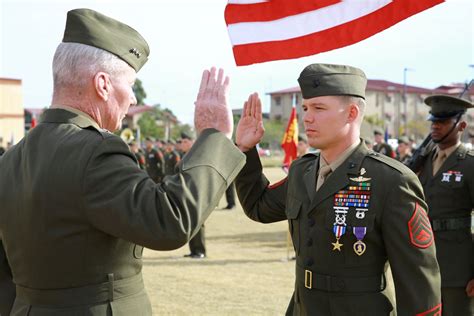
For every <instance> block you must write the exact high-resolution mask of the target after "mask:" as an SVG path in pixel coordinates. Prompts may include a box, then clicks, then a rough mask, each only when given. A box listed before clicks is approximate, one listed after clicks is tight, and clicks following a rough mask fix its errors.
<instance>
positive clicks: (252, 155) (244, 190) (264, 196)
mask: <svg viewBox="0 0 474 316" xmlns="http://www.w3.org/2000/svg"><path fill="white" fill-rule="evenodd" d="M245 154H246V156H247V163H246V164H245V167H244V168H243V169H242V171H241V172H240V173H239V175H238V177H237V179H236V181H235V187H236V189H237V195H238V196H239V200H240V203H241V204H242V207H243V209H244V212H245V214H246V215H247V216H248V217H249V218H251V219H252V220H254V221H257V222H262V223H272V222H277V221H281V220H285V219H286V215H285V199H286V188H287V181H286V180H284V181H282V182H281V183H280V184H278V185H275V186H269V181H268V179H267V178H266V177H265V176H264V175H263V173H262V164H261V163H260V158H259V157H258V152H257V150H256V149H255V148H253V149H251V150H249V151H248V152H247V153H245Z"/></svg>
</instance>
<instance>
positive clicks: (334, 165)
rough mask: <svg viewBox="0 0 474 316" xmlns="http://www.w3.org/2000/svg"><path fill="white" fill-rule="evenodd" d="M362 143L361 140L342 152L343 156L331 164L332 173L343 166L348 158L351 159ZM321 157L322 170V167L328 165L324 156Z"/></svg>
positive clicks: (320, 165)
mask: <svg viewBox="0 0 474 316" xmlns="http://www.w3.org/2000/svg"><path fill="white" fill-rule="evenodd" d="M360 143H361V140H360V139H359V141H357V142H355V143H353V144H352V145H350V146H349V147H348V148H347V149H346V150H344V151H343V152H342V154H340V155H339V157H338V158H337V159H336V160H334V161H333V162H332V163H330V164H329V167H330V168H331V172H334V170H336V169H337V168H338V167H339V166H340V165H342V163H343V162H344V161H345V160H346V159H347V158H349V156H350V155H351V154H352V153H353V152H354V151H355V150H356V149H357V147H359V145H360ZM319 157H320V158H319V168H320V169H321V167H323V166H325V165H327V164H328V163H327V162H326V160H325V159H324V157H323V156H322V155H320V156H319Z"/></svg>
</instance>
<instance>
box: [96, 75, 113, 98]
mask: <svg viewBox="0 0 474 316" xmlns="http://www.w3.org/2000/svg"><path fill="white" fill-rule="evenodd" d="M111 87H112V84H111V82H110V75H109V74H108V73H105V72H102V71H100V72H98V73H96V74H95V76H94V89H95V91H96V93H97V96H98V97H99V98H100V99H102V100H103V101H104V102H107V101H108V100H109V93H110V89H111Z"/></svg>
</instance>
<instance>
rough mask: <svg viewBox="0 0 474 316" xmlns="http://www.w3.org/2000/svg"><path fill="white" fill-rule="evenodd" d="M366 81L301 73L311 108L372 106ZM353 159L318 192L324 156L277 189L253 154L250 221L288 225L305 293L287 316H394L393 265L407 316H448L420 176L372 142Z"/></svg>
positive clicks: (298, 288) (341, 69) (353, 73)
mask: <svg viewBox="0 0 474 316" xmlns="http://www.w3.org/2000/svg"><path fill="white" fill-rule="evenodd" d="M362 75H363V73H362V71H360V70H358V69H355V68H352V67H346V66H337V65H320V64H316V65H311V66H309V67H307V68H306V69H305V70H304V71H303V72H302V75H301V76H300V79H299V82H300V86H301V90H302V92H303V97H304V98H305V99H310V98H312V97H315V96H323V95H355V96H361V97H364V94H363V93H364V89H365V81H363V80H362V82H360V81H361V77H362ZM358 82H359V83H358ZM351 150H352V151H351ZM344 154H345V155H346V156H347V158H345V159H344V157H342V158H341V159H343V160H342V161H339V162H338V164H340V165H339V166H338V167H337V166H335V167H337V168H335V169H334V170H332V173H331V174H330V175H329V176H328V177H327V179H326V180H325V181H324V182H323V184H322V186H321V187H320V188H319V190H318V191H316V179H317V177H318V172H319V169H321V168H322V167H321V168H320V164H321V163H322V162H320V160H321V156H320V155H319V154H315V153H309V154H306V155H304V156H303V157H301V158H300V159H297V160H295V161H294V162H293V163H292V165H291V167H290V170H289V173H288V177H287V178H285V179H284V180H283V181H281V182H280V183H278V184H276V185H269V182H268V180H267V179H266V177H265V176H264V175H263V174H262V165H261V163H260V160H259V156H258V153H257V151H256V149H255V148H253V149H252V150H250V151H249V152H247V153H246V155H247V162H246V165H245V167H244V169H242V171H241V172H240V174H239V176H238V177H237V179H236V187H237V192H238V196H239V199H240V201H241V203H242V206H243V209H244V211H245V213H246V214H247V216H248V217H250V218H251V219H253V220H255V221H258V222H262V223H271V222H276V221H282V220H288V221H289V224H290V232H291V235H292V240H293V245H294V248H295V252H296V284H295V290H294V293H293V297H292V299H291V301H290V304H289V306H288V310H287V314H288V315H318V316H319V315H322V316H326V315H331V316H347V315H358V316H370V315H374V316H382V315H389V314H390V313H391V311H392V309H393V306H394V302H391V301H390V299H389V297H390V296H391V295H390V294H391V293H388V290H387V289H386V281H385V277H384V269H385V266H386V263H387V261H388V262H390V266H391V269H392V273H393V280H394V283H395V290H396V311H397V312H398V315H399V316H408V315H410V316H413V315H439V313H440V311H441V295H440V275H439V268H438V264H437V261H436V256H435V247H434V244H433V235H432V231H431V226H430V223H429V221H428V218H427V214H426V209H427V205H426V203H425V202H424V201H423V192H422V188H421V185H420V182H419V181H418V179H417V177H416V175H415V174H414V173H413V172H411V171H410V170H409V169H408V168H407V167H405V166H404V165H402V164H401V163H400V162H398V161H396V160H394V159H391V158H388V157H386V156H384V155H381V154H379V153H375V152H374V151H372V150H369V149H367V147H366V146H365V144H363V142H361V143H359V144H354V145H353V148H349V152H346V153H344ZM344 154H343V156H344ZM332 168H333V166H332V165H331V169H332Z"/></svg>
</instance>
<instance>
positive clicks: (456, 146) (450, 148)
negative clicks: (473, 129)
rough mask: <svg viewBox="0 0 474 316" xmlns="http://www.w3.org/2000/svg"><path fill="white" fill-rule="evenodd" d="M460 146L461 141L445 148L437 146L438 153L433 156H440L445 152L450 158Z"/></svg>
mask: <svg viewBox="0 0 474 316" xmlns="http://www.w3.org/2000/svg"><path fill="white" fill-rule="evenodd" d="M459 146H461V142H457V144H455V145H453V146H451V147H448V148H446V149H443V150H441V149H439V147H436V152H437V154H435V155H434V156H433V157H436V156H439V155H440V153H442V152H444V153H445V154H446V158H448V157H449V156H451V154H452V153H453V152H455V151H456V150H457V149H458V147H459Z"/></svg>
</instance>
